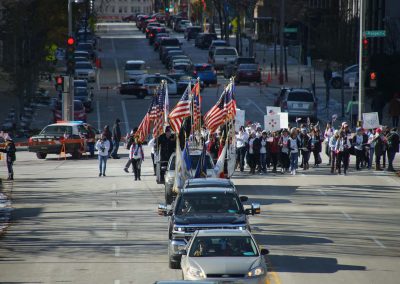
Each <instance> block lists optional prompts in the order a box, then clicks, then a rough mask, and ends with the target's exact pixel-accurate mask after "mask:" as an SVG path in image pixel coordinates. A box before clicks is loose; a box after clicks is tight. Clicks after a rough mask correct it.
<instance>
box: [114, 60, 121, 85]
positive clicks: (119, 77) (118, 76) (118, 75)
mask: <svg viewBox="0 0 400 284" xmlns="http://www.w3.org/2000/svg"><path fill="white" fill-rule="evenodd" d="M114 65H115V71H116V74H117V83H118V84H119V83H121V76H120V74H119V67H118V61H117V59H114Z"/></svg>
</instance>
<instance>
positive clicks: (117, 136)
mask: <svg viewBox="0 0 400 284" xmlns="http://www.w3.org/2000/svg"><path fill="white" fill-rule="evenodd" d="M119 124H120V120H119V118H117V119H116V120H115V122H114V125H113V128H112V143H113V144H112V145H113V148H112V151H111V157H112V158H113V159H119V156H118V149H119V142H120V141H121V128H120V127H119Z"/></svg>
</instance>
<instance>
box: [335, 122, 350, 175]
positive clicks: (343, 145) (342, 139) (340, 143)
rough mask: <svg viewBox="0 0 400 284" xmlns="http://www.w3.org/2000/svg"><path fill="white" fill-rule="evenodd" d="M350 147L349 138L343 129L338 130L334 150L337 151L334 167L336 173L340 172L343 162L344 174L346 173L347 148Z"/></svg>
mask: <svg viewBox="0 0 400 284" xmlns="http://www.w3.org/2000/svg"><path fill="white" fill-rule="evenodd" d="M350 147H351V144H350V141H349V138H348V137H347V134H346V132H345V131H344V130H341V131H340V132H339V139H338V140H337V141H336V146H335V151H336V153H337V162H336V168H337V170H338V174H339V175H340V174H341V167H342V163H343V170H344V174H345V175H346V173H347V169H348V167H349V155H350V153H349V149H350Z"/></svg>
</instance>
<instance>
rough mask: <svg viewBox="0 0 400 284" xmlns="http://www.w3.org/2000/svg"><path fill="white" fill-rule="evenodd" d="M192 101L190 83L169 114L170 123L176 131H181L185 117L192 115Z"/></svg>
mask: <svg viewBox="0 0 400 284" xmlns="http://www.w3.org/2000/svg"><path fill="white" fill-rule="evenodd" d="M190 101H191V98H190V85H188V87H187V88H186V90H185V92H184V93H183V95H182V97H181V99H180V100H179V101H178V103H177V104H176V106H175V108H174V109H173V110H172V111H171V112H170V114H169V124H170V125H171V127H172V129H173V130H174V131H175V133H179V130H180V129H181V126H182V122H183V119H184V118H185V117H189V116H190Z"/></svg>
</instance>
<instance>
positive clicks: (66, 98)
mask: <svg viewBox="0 0 400 284" xmlns="http://www.w3.org/2000/svg"><path fill="white" fill-rule="evenodd" d="M72 2H73V0H68V36H69V37H72ZM67 75H68V82H69V84H68V91H67V92H65V93H63V96H62V101H63V102H62V106H63V112H62V114H63V116H62V118H63V120H68V121H71V120H74V104H73V101H74V86H73V84H74V77H73V76H74V74H67Z"/></svg>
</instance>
